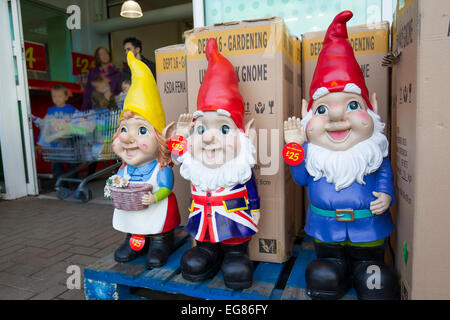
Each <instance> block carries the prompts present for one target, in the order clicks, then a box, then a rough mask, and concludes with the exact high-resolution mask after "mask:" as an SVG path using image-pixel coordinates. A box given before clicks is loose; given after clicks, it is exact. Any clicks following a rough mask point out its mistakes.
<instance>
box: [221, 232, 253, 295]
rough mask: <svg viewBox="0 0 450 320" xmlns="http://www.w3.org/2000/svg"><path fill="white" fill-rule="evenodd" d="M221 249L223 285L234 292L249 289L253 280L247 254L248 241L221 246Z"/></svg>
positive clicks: (251, 264)
mask: <svg viewBox="0 0 450 320" xmlns="http://www.w3.org/2000/svg"><path fill="white" fill-rule="evenodd" d="M222 248H223V252H224V257H223V262H222V272H223V279H224V281H225V285H226V286H227V287H228V288H230V289H236V290H239V289H246V288H250V287H251V286H252V280H253V263H252V262H251V261H250V259H249V257H248V254H247V250H248V241H246V242H244V243H241V244H236V245H228V244H222Z"/></svg>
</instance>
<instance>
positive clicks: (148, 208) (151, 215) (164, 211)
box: [112, 52, 180, 269]
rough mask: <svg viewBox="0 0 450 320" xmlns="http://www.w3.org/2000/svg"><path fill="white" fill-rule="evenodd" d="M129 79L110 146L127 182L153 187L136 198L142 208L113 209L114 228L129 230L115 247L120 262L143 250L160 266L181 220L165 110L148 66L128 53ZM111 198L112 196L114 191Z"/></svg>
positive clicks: (153, 264)
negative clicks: (117, 125) (174, 186)
mask: <svg viewBox="0 0 450 320" xmlns="http://www.w3.org/2000/svg"><path fill="white" fill-rule="evenodd" d="M127 60H128V65H129V66H130V69H131V74H132V83H131V87H130V89H129V91H128V94H127V96H126V98H125V101H124V108H123V111H122V114H121V115H120V118H119V121H120V124H119V129H118V130H117V132H116V134H115V136H114V139H113V144H112V147H113V150H114V152H115V153H116V154H117V155H118V156H119V157H120V158H121V159H122V161H123V166H122V168H121V169H120V170H119V171H118V172H117V176H118V177H119V180H120V177H121V178H123V179H124V181H125V183H129V184H130V185H131V184H133V185H136V184H137V185H139V184H141V185H142V184H147V185H151V186H152V190H151V192H146V193H145V194H144V195H143V196H142V197H140V198H139V199H137V200H136V201H141V202H142V205H144V206H145V207H144V209H141V210H134V211H132V210H123V209H118V208H117V206H116V209H115V210H114V217H113V227H114V229H116V230H119V231H121V232H125V233H127V237H126V240H125V242H124V243H123V244H122V245H121V246H120V247H119V248H118V249H117V250H116V252H115V254H114V258H115V260H116V261H118V262H128V261H131V260H134V259H135V258H137V257H138V256H140V255H143V254H145V253H147V259H146V266H147V268H149V269H150V268H157V267H161V266H163V265H164V264H165V263H166V261H167V258H168V256H169V254H170V251H171V248H172V244H173V239H174V228H175V227H176V226H178V225H179V223H180V215H179V213H178V205H177V201H176V198H175V195H174V194H173V193H172V188H173V183H174V178H173V172H172V169H171V167H172V166H173V162H172V159H171V155H170V151H169V150H168V147H167V138H166V137H167V136H169V134H170V133H169V131H170V127H173V126H172V124H173V123H172V124H171V125H169V126H167V127H166V120H165V114H164V110H163V108H162V105H161V99H160V96H159V92H158V89H157V87H156V82H155V79H154V78H153V75H152V73H151V71H150V70H149V68H148V67H147V66H146V65H145V64H144V63H142V62H141V61H139V60H138V59H136V58H135V57H134V55H133V53H132V52H128V55H127ZM113 197H114V195H113Z"/></svg>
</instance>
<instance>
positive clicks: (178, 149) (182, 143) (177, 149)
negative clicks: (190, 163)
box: [169, 136, 187, 156]
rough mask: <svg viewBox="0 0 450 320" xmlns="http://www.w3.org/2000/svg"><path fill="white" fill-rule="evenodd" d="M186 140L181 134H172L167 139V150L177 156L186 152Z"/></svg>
mask: <svg viewBox="0 0 450 320" xmlns="http://www.w3.org/2000/svg"><path fill="white" fill-rule="evenodd" d="M186 148H187V140H186V139H185V138H184V137H183V136H173V137H172V138H170V140H169V150H170V152H172V153H173V154H175V155H177V156H181V155H182V154H183V153H185V152H186Z"/></svg>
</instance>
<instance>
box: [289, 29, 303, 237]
mask: <svg viewBox="0 0 450 320" xmlns="http://www.w3.org/2000/svg"><path fill="white" fill-rule="evenodd" d="M290 40H291V41H292V46H293V48H294V57H293V69H292V70H293V72H294V78H293V94H294V114H293V115H295V116H296V117H301V110H302V96H303V95H302V43H301V41H300V39H299V38H298V37H296V36H293V35H291V36H290ZM303 189H304V188H303V187H300V186H297V188H296V189H295V200H294V201H295V203H294V211H295V212H296V214H295V216H294V225H295V232H296V233H297V234H300V233H301V232H302V231H303V223H304V221H305V216H304V210H303V207H304V203H303Z"/></svg>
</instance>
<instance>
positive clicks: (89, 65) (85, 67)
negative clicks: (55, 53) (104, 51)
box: [72, 52, 95, 76]
mask: <svg viewBox="0 0 450 320" xmlns="http://www.w3.org/2000/svg"><path fill="white" fill-rule="evenodd" d="M94 68H95V58H94V56H91V55H88V54H82V53H77V52H72V75H74V76H77V75H80V74H88V73H89V71H90V70H92V69H94Z"/></svg>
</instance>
